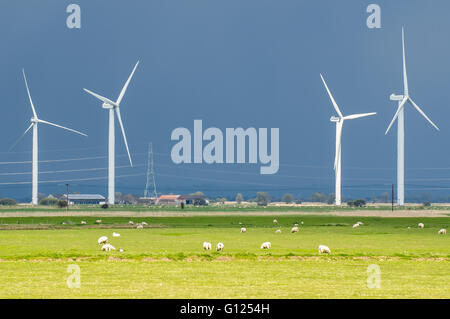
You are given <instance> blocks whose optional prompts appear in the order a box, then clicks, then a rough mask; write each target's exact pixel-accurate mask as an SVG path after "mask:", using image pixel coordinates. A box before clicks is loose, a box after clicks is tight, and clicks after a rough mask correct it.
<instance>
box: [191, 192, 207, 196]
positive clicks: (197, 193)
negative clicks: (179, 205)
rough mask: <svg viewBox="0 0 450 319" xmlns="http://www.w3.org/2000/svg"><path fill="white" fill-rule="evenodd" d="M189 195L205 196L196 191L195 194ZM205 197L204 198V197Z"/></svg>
mask: <svg viewBox="0 0 450 319" xmlns="http://www.w3.org/2000/svg"><path fill="white" fill-rule="evenodd" d="M191 195H197V196H205V194H203V193H202V192H200V191H196V192H195V193H192V194H191ZM205 197H206V196H205Z"/></svg>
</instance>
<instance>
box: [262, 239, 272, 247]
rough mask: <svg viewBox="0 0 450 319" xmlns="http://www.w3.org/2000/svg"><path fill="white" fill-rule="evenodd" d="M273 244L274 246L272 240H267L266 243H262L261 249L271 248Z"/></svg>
mask: <svg viewBox="0 0 450 319" xmlns="http://www.w3.org/2000/svg"><path fill="white" fill-rule="evenodd" d="M271 246H272V244H271V243H270V242H268V241H266V242H265V243H262V245H261V249H270V247H271Z"/></svg>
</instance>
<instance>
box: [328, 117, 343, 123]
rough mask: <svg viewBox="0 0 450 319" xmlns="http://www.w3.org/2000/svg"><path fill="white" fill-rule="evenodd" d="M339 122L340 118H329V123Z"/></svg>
mask: <svg viewBox="0 0 450 319" xmlns="http://www.w3.org/2000/svg"><path fill="white" fill-rule="evenodd" d="M340 121H341V118H340V117H337V116H332V117H330V122H340Z"/></svg>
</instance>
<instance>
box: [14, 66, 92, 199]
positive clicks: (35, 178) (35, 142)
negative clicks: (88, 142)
mask: <svg viewBox="0 0 450 319" xmlns="http://www.w3.org/2000/svg"><path fill="white" fill-rule="evenodd" d="M22 73H23V79H24V80H25V86H26V88H27V93H28V98H29V100H30V105H31V110H32V111H33V117H32V118H31V120H30V121H31V124H30V126H28V128H27V129H26V130H25V132H24V133H23V134H22V136H20V137H19V139H18V140H17V141H16V143H14V145H13V146H11V148H10V149H9V150H10V151H11V150H12V149H13V148H14V147H15V146H16V145H17V144H18V143H19V142H20V140H21V139H22V138H23V137H24V136H25V134H27V133H28V131H29V130H31V128H33V160H32V191H31V203H32V204H33V205H37V204H38V124H39V123H42V124H48V125H51V126H56V127H59V128H62V129H64V130H67V131H70V132H73V133H77V134H80V135H83V136H87V135H86V134H84V133H81V132H78V131H75V130H72V129H70V128H67V127H64V126H61V125H57V124H54V123H51V122H47V121H44V120H41V119H39V118H38V116H37V113H36V109H35V108H34V105H33V100H32V99H31V94H30V89H29V88H28V83H27V77H26V76H25V70H23V69H22Z"/></svg>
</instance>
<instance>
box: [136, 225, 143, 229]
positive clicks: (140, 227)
mask: <svg viewBox="0 0 450 319" xmlns="http://www.w3.org/2000/svg"><path fill="white" fill-rule="evenodd" d="M142 228H144V226H142V225H141V224H139V225H137V226H136V229H142Z"/></svg>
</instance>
